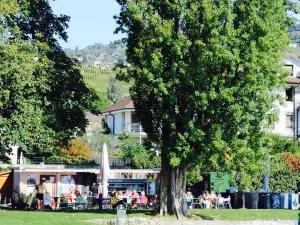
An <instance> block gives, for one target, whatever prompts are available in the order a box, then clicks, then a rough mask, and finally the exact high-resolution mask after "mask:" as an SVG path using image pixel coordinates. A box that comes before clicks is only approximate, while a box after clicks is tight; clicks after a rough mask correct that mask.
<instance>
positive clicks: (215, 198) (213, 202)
mask: <svg viewBox="0 0 300 225" xmlns="http://www.w3.org/2000/svg"><path fill="white" fill-rule="evenodd" d="M209 200H210V202H211V204H210V206H211V208H214V207H215V205H216V201H217V200H218V197H217V196H216V194H215V192H214V190H212V191H211V192H210V195H209Z"/></svg>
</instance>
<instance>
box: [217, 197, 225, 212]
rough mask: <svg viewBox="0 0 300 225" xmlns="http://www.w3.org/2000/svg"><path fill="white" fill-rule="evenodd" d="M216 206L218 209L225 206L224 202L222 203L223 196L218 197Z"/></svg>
mask: <svg viewBox="0 0 300 225" xmlns="http://www.w3.org/2000/svg"><path fill="white" fill-rule="evenodd" d="M216 206H217V208H218V209H221V208H222V209H224V208H225V204H224V198H223V197H219V199H218V200H217V205H216Z"/></svg>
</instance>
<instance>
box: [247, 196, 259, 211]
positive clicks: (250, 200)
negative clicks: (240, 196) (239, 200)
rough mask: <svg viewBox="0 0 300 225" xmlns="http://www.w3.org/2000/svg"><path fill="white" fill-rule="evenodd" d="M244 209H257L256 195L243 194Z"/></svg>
mask: <svg viewBox="0 0 300 225" xmlns="http://www.w3.org/2000/svg"><path fill="white" fill-rule="evenodd" d="M245 208H246V209H257V208H258V193H255V192H247V193H245Z"/></svg>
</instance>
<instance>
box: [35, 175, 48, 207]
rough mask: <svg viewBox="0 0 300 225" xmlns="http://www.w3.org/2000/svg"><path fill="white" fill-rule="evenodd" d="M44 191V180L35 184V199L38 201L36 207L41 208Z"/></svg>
mask: <svg viewBox="0 0 300 225" xmlns="http://www.w3.org/2000/svg"><path fill="white" fill-rule="evenodd" d="M45 191H46V186H45V185H44V182H43V181H41V182H40V184H39V185H38V186H37V193H36V199H37V201H38V209H41V208H43V201H44V193H45Z"/></svg>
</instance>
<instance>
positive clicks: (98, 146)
mask: <svg viewBox="0 0 300 225" xmlns="http://www.w3.org/2000/svg"><path fill="white" fill-rule="evenodd" d="M107 129H108V127H107V125H106V123H105V122H104V120H103V121H102V123H95V124H92V125H91V126H90V129H89V130H88V131H87V133H86V134H85V135H84V136H83V138H84V139H85V140H86V142H87V143H88V145H89V148H90V150H91V151H92V152H93V153H94V154H95V155H96V154H97V153H98V155H100V154H101V152H102V148H103V144H104V143H106V145H107V148H108V149H110V150H111V149H114V148H115V147H116V146H117V141H116V140H115V138H114V136H113V135H110V134H109V132H107Z"/></svg>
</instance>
